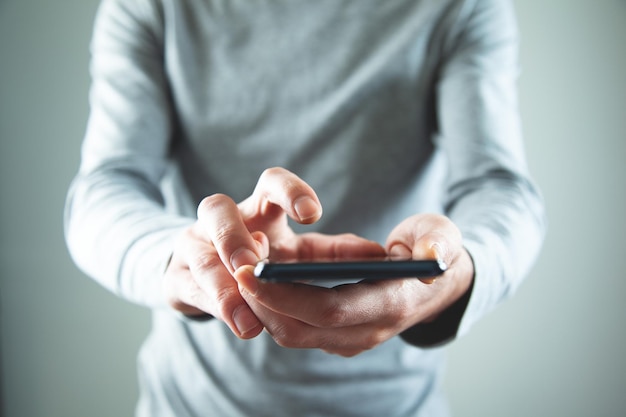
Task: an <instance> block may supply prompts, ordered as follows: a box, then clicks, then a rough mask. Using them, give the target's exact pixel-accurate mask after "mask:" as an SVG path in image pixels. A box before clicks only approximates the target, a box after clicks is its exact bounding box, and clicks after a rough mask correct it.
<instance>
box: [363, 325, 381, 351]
mask: <svg viewBox="0 0 626 417" xmlns="http://www.w3.org/2000/svg"><path fill="white" fill-rule="evenodd" d="M386 340H387V333H386V332H385V331H384V330H382V329H378V330H375V331H373V332H370V333H369V334H368V335H366V336H365V338H364V339H363V344H362V346H361V349H362V350H371V349H374V348H375V347H376V346H378V345H380V344H382V343H383V342H385V341H386Z"/></svg>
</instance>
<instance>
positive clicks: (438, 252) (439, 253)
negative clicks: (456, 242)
mask: <svg viewBox="0 0 626 417" xmlns="http://www.w3.org/2000/svg"><path fill="white" fill-rule="evenodd" d="M430 248H431V249H432V250H433V252H435V258H436V260H437V262H438V263H439V267H440V268H441V269H442V270H444V271H445V270H446V269H448V264H447V263H446V261H445V260H444V256H445V255H444V250H443V248H442V247H441V245H440V244H439V243H433V244H432V245H431V246H430Z"/></svg>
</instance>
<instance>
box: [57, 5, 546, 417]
mask: <svg viewBox="0 0 626 417" xmlns="http://www.w3.org/2000/svg"><path fill="white" fill-rule="evenodd" d="M517 40H518V39H517V30H516V26H515V19H514V16H513V10H512V5H511V4H510V2H508V1H503V0H484V1H480V0H466V1H462V0H445V1H443V0H442V1H434V0H432V1H426V0H425V1H414V0H386V1H379V0H351V1H350V0H342V1H339V0H318V1H310V0H266V1H248V0H221V1H220V0H204V1H203V0H189V1H175V0H160V1H159V0H105V1H104V2H103V3H102V6H101V8H100V10H99V13H98V17H97V20H96V25H95V31H94V38H93V44H92V53H93V61H92V68H91V70H92V75H93V86H92V90H91V105H92V111H91V116H90V119H89V124H88V129H87V132H86V136H85V141H84V145H83V148H82V164H81V167H80V171H79V173H78V175H77V176H76V179H75V181H74V182H73V184H72V188H71V190H70V193H69V196H68V202H67V207H66V234H67V241H68V246H69V248H70V251H71V253H72V256H73V257H74V259H75V261H76V262H77V264H78V265H79V266H80V267H81V268H82V269H83V270H84V271H85V272H86V273H87V274H89V275H90V276H92V277H93V278H94V279H96V280H97V281H98V282H100V283H101V284H102V285H104V286H105V287H107V288H108V289H110V290H111V291H113V292H115V293H116V294H119V295H120V296H122V297H124V298H125V299H128V300H130V301H133V302H136V303H140V304H143V305H145V306H147V307H150V308H152V309H153V311H154V323H153V328H152V332H151V335H150V337H149V338H148V340H147V341H146V343H145V344H144V346H143V348H142V351H141V354H140V360H139V368H140V379H141V400H140V404H139V407H138V415H140V416H151V417H158V416H178V417H182V416H200V415H202V416H246V415H247V416H264V415H267V416H274V417H277V416H333V415H337V416H350V415H354V416H368V415H371V416H381V415H385V416H442V415H446V414H447V408H446V405H445V401H444V400H443V398H442V395H441V392H440V378H441V374H442V366H443V351H442V349H441V348H437V349H428V350H424V349H419V348H416V347H413V346H410V345H409V344H407V343H405V342H404V341H402V340H401V339H400V338H395V339H393V340H390V341H388V342H387V343H385V344H384V345H382V346H380V347H378V348H376V349H374V350H372V351H369V352H366V353H364V354H362V355H359V356H357V357H355V358H351V359H344V358H340V357H336V356H331V355H327V354H325V353H323V352H320V351H315V350H288V349H283V348H280V347H278V346H276V344H275V343H274V342H273V341H272V340H271V338H269V337H268V336H266V335H262V336H260V337H258V338H256V339H254V340H251V341H241V340H238V339H237V338H236V337H234V336H232V335H231V334H230V332H229V330H228V329H227V328H226V327H225V326H224V325H223V324H222V323H220V322H218V321H215V320H213V321H210V322H206V323H192V322H189V321H186V320H184V319H181V318H180V316H179V315H177V314H175V313H174V312H173V311H171V310H170V309H169V308H168V307H167V306H166V305H165V303H164V300H163V298H162V295H161V289H160V280H161V277H162V272H163V270H164V266H165V264H166V262H167V259H168V257H169V255H170V253H171V251H172V246H173V240H174V239H175V237H176V235H177V234H178V233H179V232H180V231H181V230H182V228H184V227H186V226H187V225H189V224H191V223H192V222H193V221H194V220H195V210H196V207H197V204H198V203H199V201H200V200H201V199H202V198H203V197H204V196H206V195H209V194H212V193H216V192H222V193H226V194H229V195H231V196H232V197H233V198H234V199H235V200H237V201H239V200H241V199H243V198H245V197H246V196H248V195H249V194H250V192H251V191H252V189H253V188H254V185H255V182H256V179H257V178H258V176H259V175H260V173H261V172H262V171H263V170H264V169H265V168H268V167H272V166H283V167H285V168H287V169H290V170H292V171H293V172H295V173H297V174H298V175H299V176H301V177H302V178H303V179H304V180H306V181H307V182H308V183H309V184H311V185H312V187H313V188H314V189H315V190H316V192H317V193H318V195H319V197H320V200H321V202H322V204H323V206H324V216H323V218H322V220H321V221H320V222H319V223H318V224H316V225H314V226H309V227H308V228H307V229H306V230H318V231H321V232H327V233H338V232H352V233H356V234H359V235H362V236H365V237H368V238H371V239H374V240H377V241H380V242H381V243H383V242H384V241H385V238H386V236H387V234H388V233H389V232H390V231H391V229H392V228H393V227H394V226H395V225H396V224H398V223H399V222H400V221H401V220H403V219H404V218H406V217H408V216H410V215H412V214H414V213H419V212H440V213H446V214H447V215H449V216H450V217H451V218H452V219H453V220H454V221H455V222H456V223H457V224H458V225H459V227H460V228H461V230H462V232H463V234H464V239H465V245H466V247H467V248H468V250H469V251H470V253H471V255H472V257H473V259H474V262H475V266H476V278H475V283H474V288H473V293H472V296H471V299H470V302H469V304H468V306H467V309H466V312H465V314H464V316H463V319H462V321H461V323H460V328H459V332H458V333H459V335H460V334H464V333H465V332H467V331H468V330H469V328H470V327H471V325H472V324H473V323H474V322H475V321H476V320H478V319H479V318H480V317H482V316H483V315H484V314H486V313H487V312H488V311H490V310H491V309H493V307H495V306H496V305H497V304H498V303H499V302H501V301H502V300H503V299H505V298H506V297H507V296H509V295H510V294H511V293H512V292H513V291H514V290H515V288H516V287H517V286H518V285H519V284H520V282H521V280H522V279H523V277H524V276H525V275H526V273H527V271H528V269H529V268H530V266H531V265H532V262H533V260H534V258H535V257H536V254H537V251H538V249H539V247H540V244H541V240H542V235H543V229H544V222H543V208H542V202H541V199H540V197H539V195H538V193H537V190H536V189H535V187H534V186H533V184H532V183H531V181H530V178H529V174H528V171H527V167H526V162H525V158H524V152H523V143H522V138H521V131H520V124H519V120H518V109H517V102H516V92H515V82H516V78H517V74H518V62H517Z"/></svg>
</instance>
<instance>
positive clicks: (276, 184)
mask: <svg viewBox="0 0 626 417" xmlns="http://www.w3.org/2000/svg"><path fill="white" fill-rule="evenodd" d="M240 209H241V211H242V213H244V216H245V217H249V218H251V219H252V218H254V217H262V218H264V219H265V220H268V219H272V218H277V217H280V216H282V215H283V213H286V214H287V215H288V216H289V217H291V218H292V219H294V220H296V221H297V222H299V223H303V224H310V223H314V222H316V221H317V220H318V219H319V218H320V217H321V216H322V205H321V203H320V201H319V199H318V198H317V195H316V194H315V191H314V190H313V188H311V186H309V185H308V184H307V183H306V182H305V181H304V180H302V179H301V178H300V177H298V176H297V175H296V174H294V173H293V172H290V171H288V170H286V169H284V168H269V169H266V170H265V171H264V172H263V173H262V174H261V176H260V177H259V181H258V182H257V185H256V187H255V189H254V192H253V193H252V195H251V196H250V197H249V198H247V199H246V200H245V201H243V202H242V203H241V204H240Z"/></svg>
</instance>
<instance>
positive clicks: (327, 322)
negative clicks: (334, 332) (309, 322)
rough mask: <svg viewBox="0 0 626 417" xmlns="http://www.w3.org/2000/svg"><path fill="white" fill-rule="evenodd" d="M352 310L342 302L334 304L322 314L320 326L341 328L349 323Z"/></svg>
mask: <svg viewBox="0 0 626 417" xmlns="http://www.w3.org/2000/svg"><path fill="white" fill-rule="evenodd" d="M349 314H350V308H349V307H348V306H347V305H343V304H342V303H341V302H333V303H332V304H331V305H330V306H329V307H326V308H325V309H324V310H323V311H321V312H320V315H319V322H318V325H319V326H320V327H326V328H333V327H340V326H342V325H343V323H345V322H346V321H347V318H348V316H349Z"/></svg>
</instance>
